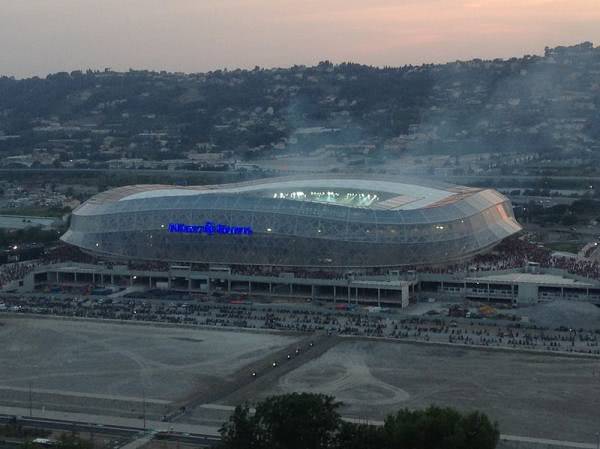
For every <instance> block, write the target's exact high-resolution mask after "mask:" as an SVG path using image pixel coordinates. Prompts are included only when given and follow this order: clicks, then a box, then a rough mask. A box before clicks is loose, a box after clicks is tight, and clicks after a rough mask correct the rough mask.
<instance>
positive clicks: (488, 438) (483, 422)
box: [384, 406, 500, 449]
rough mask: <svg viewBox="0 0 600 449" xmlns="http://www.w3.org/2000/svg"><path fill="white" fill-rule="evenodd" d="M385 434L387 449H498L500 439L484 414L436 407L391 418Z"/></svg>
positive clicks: (399, 414) (406, 412)
mask: <svg viewBox="0 0 600 449" xmlns="http://www.w3.org/2000/svg"><path fill="white" fill-rule="evenodd" d="M384 433H385V439H386V442H387V447H390V448H396V447H398V448H404V447H406V448H411V449H431V448H435V449H494V448H495V447H496V445H497V444H498V439H499V437H500V432H499V431H498V426H497V424H496V423H494V424H492V423H491V422H490V420H489V419H488V417H487V416H486V415H484V414H481V413H478V412H474V413H470V414H467V415H463V414H461V413H459V412H458V411H456V410H454V409H452V408H440V407H435V406H432V407H429V408H427V409H425V410H415V411H411V410H408V409H404V410H400V411H399V412H398V413H396V414H395V415H390V416H388V417H387V418H386V420H385V424H384Z"/></svg>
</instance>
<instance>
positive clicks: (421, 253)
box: [62, 175, 521, 268]
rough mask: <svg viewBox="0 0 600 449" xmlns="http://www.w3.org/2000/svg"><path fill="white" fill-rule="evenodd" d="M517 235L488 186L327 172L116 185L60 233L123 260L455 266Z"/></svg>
mask: <svg viewBox="0 0 600 449" xmlns="http://www.w3.org/2000/svg"><path fill="white" fill-rule="evenodd" d="M520 230H521V226H520V225H519V224H518V222H517V221H516V220H515V218H514V215H513V212H512V206H511V204H510V202H509V200H508V199H507V198H505V197H504V196H502V195H501V194H499V193H498V192H496V191H494V190H491V189H481V188H469V187H460V186H452V185H447V184H441V183H428V182H423V181H422V180H413V179H409V178H401V179H398V178H384V177H360V176H343V175H332V176H331V177H301V178H271V179H263V180H255V181H249V182H242V183H236V184H224V185H210V186H168V185H135V186H127V187H119V188H116V189H112V190H109V191H106V192H103V193H100V194H98V195H96V196H94V197H93V198H91V199H89V200H88V201H86V202H85V203H83V204H82V205H80V206H79V207H78V208H77V209H76V210H75V211H74V212H73V214H72V217H71V223H70V227H69V229H68V231H67V232H66V233H65V234H64V235H63V236H62V240H63V241H64V242H66V243H68V244H71V245H74V246H77V247H79V248H81V249H82V250H84V251H85V252H87V253H91V254H93V255H94V256H100V257H102V258H106V259H112V260H123V261H163V262H170V263H178V262H186V263H201V264H226V265H246V266H248V265H262V266H282V267H328V268H353V267H407V266H419V265H430V266H435V265H445V264H449V263H454V262H459V261H463V260H465V259H468V258H470V257H473V256H474V255H476V254H480V253H482V252H485V251H488V250H489V249H490V248H492V247H493V246H494V245H496V244H498V243H499V242H500V241H502V240H503V239H504V238H506V237H508V236H510V235H513V234H515V233H517V232H519V231H520Z"/></svg>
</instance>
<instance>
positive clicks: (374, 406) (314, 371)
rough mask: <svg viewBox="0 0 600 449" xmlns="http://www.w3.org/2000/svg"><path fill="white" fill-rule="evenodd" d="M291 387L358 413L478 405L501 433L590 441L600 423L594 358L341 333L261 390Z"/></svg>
mask: <svg viewBox="0 0 600 449" xmlns="http://www.w3.org/2000/svg"><path fill="white" fill-rule="evenodd" d="M291 391H312V392H321V393H327V394H332V395H334V396H335V397H336V398H337V399H339V400H341V401H343V402H344V404H345V405H344V408H343V409H342V414H344V415H348V416H354V417H356V418H370V419H382V418H383V417H384V416H385V415H386V414H387V413H390V412H392V411H394V410H397V409H399V408H402V407H409V408H421V407H426V406H428V405H430V404H436V405H441V406H454V407H458V408H461V409H463V410H475V409H479V410H483V411H485V412H486V413H488V414H489V415H490V416H491V417H493V419H495V420H498V421H499V423H500V428H501V431H502V432H503V433H507V434H515V435H526V436H533V437H540V438H554V439H560V440H572V441H595V436H594V435H595V433H596V432H597V431H598V427H599V426H600V408H599V406H600V360H598V359H595V360H589V359H583V358H569V357H559V356H552V355H532V354H524V353H518V352H514V353H513V352H504V351H486V350H478V349H473V350H471V349H461V348H450V347H442V346H428V345H422V344H421V345H418V344H403V343H395V342H392V343H387V342H372V341H346V342H343V343H340V344H339V345H337V346H336V347H334V348H332V349H330V350H329V351H327V352H326V353H325V354H323V355H322V356H321V357H319V358H318V359H316V360H313V361H311V362H309V363H307V364H305V365H304V366H302V367H300V368H298V369H297V370H295V371H292V372H291V373H288V374H287V375H285V376H283V377H282V378H281V379H280V380H279V382H278V383H277V384H276V385H274V386H273V387H272V388H271V389H269V390H268V391H263V392H261V393H260V396H261V397H264V396H267V395H270V394H277V393H284V392H291Z"/></svg>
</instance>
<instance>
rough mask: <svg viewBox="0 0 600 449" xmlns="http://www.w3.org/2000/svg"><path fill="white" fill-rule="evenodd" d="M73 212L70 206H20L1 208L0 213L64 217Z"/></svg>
mask: <svg viewBox="0 0 600 449" xmlns="http://www.w3.org/2000/svg"><path fill="white" fill-rule="evenodd" d="M69 212H71V209H69V208H68V207H63V208H57V207H19V208H10V209H0V215H21V216H24V217H62V216H63V215H65V214H68V213H69Z"/></svg>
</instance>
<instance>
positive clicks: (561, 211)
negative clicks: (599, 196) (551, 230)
mask: <svg viewBox="0 0 600 449" xmlns="http://www.w3.org/2000/svg"><path fill="white" fill-rule="evenodd" d="M515 216H516V217H517V219H518V220H522V221H523V222H530V223H539V224H541V225H544V226H553V225H554V226H555V225H563V226H573V225H578V224H587V223H588V222H589V221H590V220H598V219H600V201H598V200H592V199H585V200H578V201H574V202H573V203H572V204H570V205H566V204H559V205H556V206H552V207H543V206H541V205H539V204H536V203H534V202H530V203H529V204H527V205H526V206H519V207H515Z"/></svg>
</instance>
